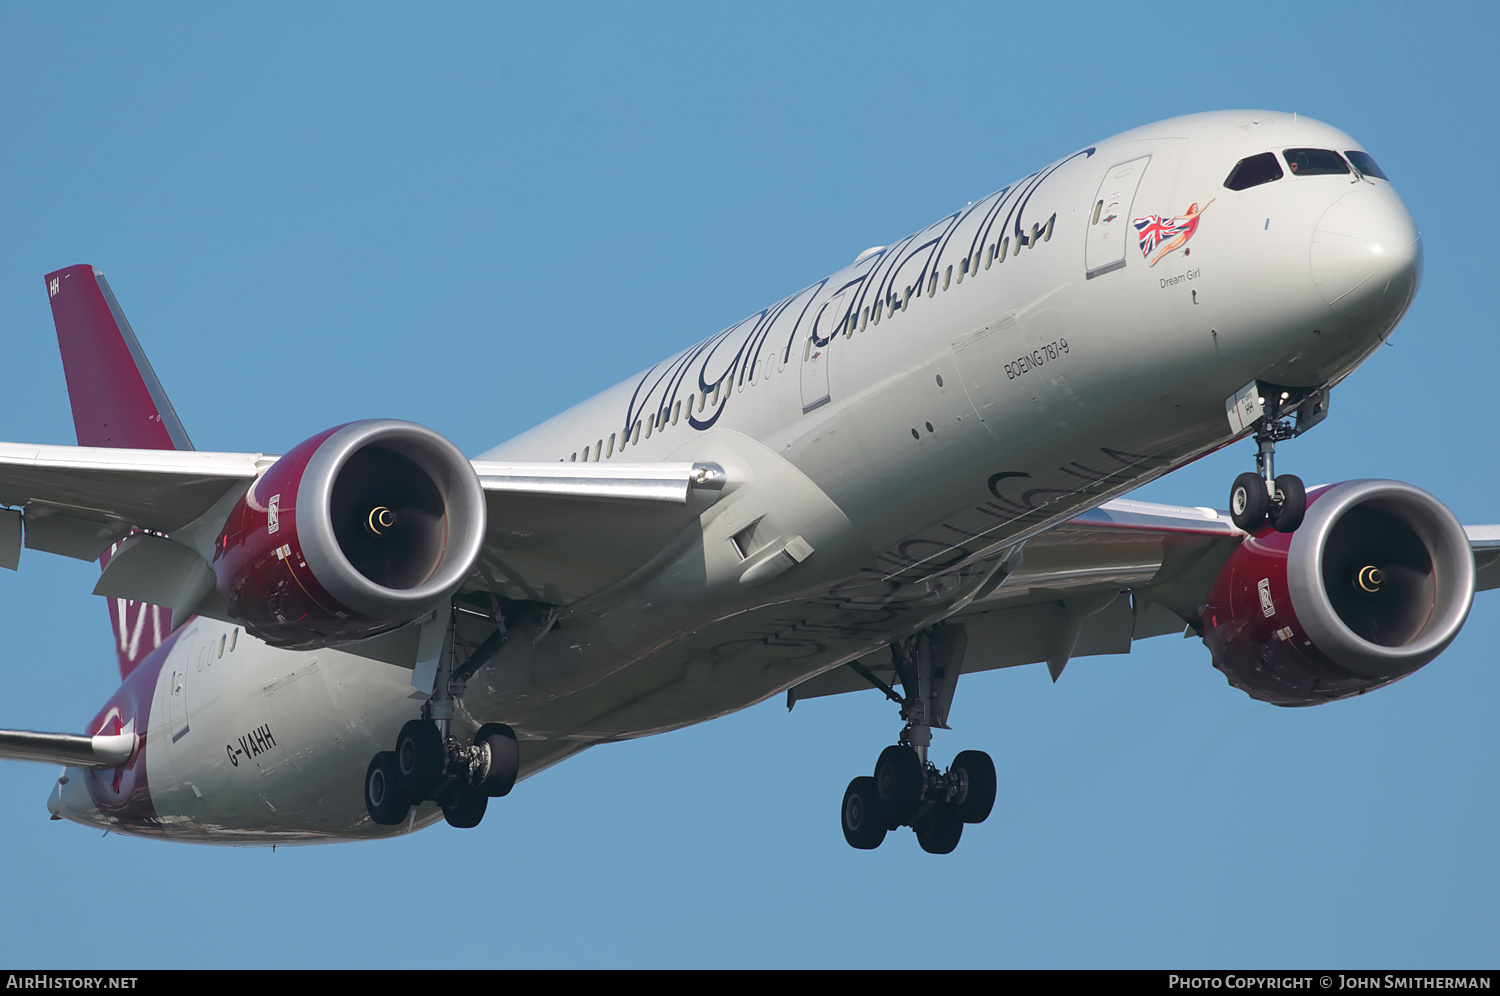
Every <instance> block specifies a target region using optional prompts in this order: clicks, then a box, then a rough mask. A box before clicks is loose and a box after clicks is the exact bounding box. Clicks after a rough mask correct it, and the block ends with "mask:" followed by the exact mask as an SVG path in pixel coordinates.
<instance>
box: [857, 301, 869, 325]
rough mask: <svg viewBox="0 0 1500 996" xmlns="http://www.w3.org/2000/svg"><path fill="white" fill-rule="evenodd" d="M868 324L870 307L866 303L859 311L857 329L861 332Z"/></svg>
mask: <svg viewBox="0 0 1500 996" xmlns="http://www.w3.org/2000/svg"><path fill="white" fill-rule="evenodd" d="M869 325H870V308H869V306H868V305H866V306H865V307H864V308H863V309H862V310H861V311H860V313H859V330H860V331H861V332H863V331H864V330H865V329H866V328H868V327H869Z"/></svg>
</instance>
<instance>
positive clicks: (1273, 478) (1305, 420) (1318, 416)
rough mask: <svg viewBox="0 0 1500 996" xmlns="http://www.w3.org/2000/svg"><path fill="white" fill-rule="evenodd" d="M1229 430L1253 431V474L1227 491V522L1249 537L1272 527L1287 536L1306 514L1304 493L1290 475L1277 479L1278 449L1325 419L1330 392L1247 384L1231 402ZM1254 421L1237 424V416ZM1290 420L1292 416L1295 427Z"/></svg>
mask: <svg viewBox="0 0 1500 996" xmlns="http://www.w3.org/2000/svg"><path fill="white" fill-rule="evenodd" d="M1229 411H1230V420H1229V421H1230V425H1231V426H1233V427H1235V428H1236V429H1237V430H1238V429H1239V428H1242V427H1243V424H1249V425H1251V426H1253V427H1254V429H1255V443H1256V453H1255V472H1254V473H1249V472H1246V473H1243V474H1241V475H1240V476H1239V477H1236V478H1235V479H1234V485H1233V486H1232V487H1231V488H1230V489H1229V517H1230V518H1231V519H1232V520H1234V524H1235V525H1236V526H1238V527H1239V528H1241V529H1243V530H1244V531H1245V532H1247V533H1253V532H1255V531H1256V530H1257V529H1259V528H1260V527H1261V525H1262V524H1264V523H1266V522H1268V521H1269V522H1270V524H1271V528H1272V529H1275V530H1276V531H1277V532H1281V533H1289V532H1292V531H1293V530H1295V529H1296V528H1297V527H1298V526H1300V525H1301V524H1302V517H1303V516H1304V515H1305V514H1306V513H1307V489H1306V488H1305V487H1304V486H1303V484H1302V479H1301V478H1300V477H1297V476H1296V475H1294V474H1282V475H1280V476H1279V477H1278V476H1277V474H1276V444H1277V443H1278V442H1281V441H1283V440H1287V439H1292V438H1294V437H1296V436H1300V435H1301V434H1302V433H1304V432H1306V431H1307V430H1308V429H1310V428H1312V427H1313V426H1314V425H1316V424H1318V423H1319V422H1321V421H1322V420H1323V419H1324V418H1325V417H1327V415H1328V392H1327V391H1325V390H1313V391H1308V390H1296V391H1294V390H1292V389H1288V388H1280V387H1276V386H1274V385H1271V384H1259V383H1251V384H1250V385H1248V386H1247V387H1246V388H1245V389H1244V390H1243V391H1241V392H1239V394H1237V395H1236V396H1235V397H1233V398H1230V405H1229ZM1245 415H1250V416H1252V417H1251V418H1250V419H1248V420H1247V422H1246V423H1241V424H1237V417H1238V418H1241V419H1243V418H1244V416H1245ZM1291 416H1295V419H1296V420H1295V422H1293V421H1292V419H1291Z"/></svg>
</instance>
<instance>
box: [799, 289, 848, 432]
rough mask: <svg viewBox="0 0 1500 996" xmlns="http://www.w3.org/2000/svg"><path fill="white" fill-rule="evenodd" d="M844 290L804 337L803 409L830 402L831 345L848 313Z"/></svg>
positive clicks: (834, 297) (811, 408) (827, 305)
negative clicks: (829, 351)
mask: <svg viewBox="0 0 1500 996" xmlns="http://www.w3.org/2000/svg"><path fill="white" fill-rule="evenodd" d="M844 298H845V294H844V292H843V291H839V292H838V293H837V294H835V295H834V296H833V299H832V300H830V301H829V302H828V303H827V304H825V305H824V306H823V310H822V311H820V312H819V313H818V317H817V319H816V320H814V322H813V325H812V328H811V329H810V330H809V331H808V333H807V337H806V338H805V339H803V340H802V412H803V414H806V413H807V412H810V411H812V410H813V409H814V408H821V407H823V406H824V405H826V404H828V400H829V393H828V347H829V345H830V344H831V343H832V342H833V338H834V336H836V335H838V332H839V327H840V319H842V318H843V316H844Z"/></svg>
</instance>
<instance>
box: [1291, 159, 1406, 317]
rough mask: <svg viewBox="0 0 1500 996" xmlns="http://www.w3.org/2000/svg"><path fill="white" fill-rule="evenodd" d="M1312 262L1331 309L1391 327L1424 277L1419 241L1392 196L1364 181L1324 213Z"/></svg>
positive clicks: (1314, 280) (1404, 309)
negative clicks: (1386, 323) (1385, 323)
mask: <svg viewBox="0 0 1500 996" xmlns="http://www.w3.org/2000/svg"><path fill="white" fill-rule="evenodd" d="M1311 263H1312V277H1313V282H1314V283H1316V284H1317V287H1318V293H1319V294H1320V295H1322V297H1323V300H1324V301H1326V302H1327V303H1328V306H1329V307H1331V308H1333V310H1335V311H1337V312H1339V313H1340V314H1342V315H1347V316H1348V317H1350V318H1354V319H1358V320H1361V321H1370V320H1375V321H1382V322H1389V324H1390V325H1394V324H1395V323H1396V321H1398V320H1399V319H1400V318H1401V316H1402V315H1403V314H1404V313H1405V312H1406V307H1407V305H1409V304H1410V303H1411V299H1412V296H1413V295H1414V294H1415V293H1416V291H1417V284H1418V282H1419V281H1420V280H1421V278H1422V236H1421V235H1420V234H1419V233H1418V232H1417V227H1416V225H1415V223H1413V221H1412V218H1411V215H1410V214H1409V213H1408V212H1407V210H1406V206H1405V205H1404V204H1402V203H1401V199H1400V198H1399V197H1397V196H1396V195H1395V193H1394V191H1391V190H1389V189H1381V188H1377V187H1374V186H1372V181H1365V182H1362V183H1360V184H1359V186H1358V187H1357V188H1356V189H1353V190H1350V191H1349V192H1348V193H1346V194H1344V196H1342V197H1340V198H1339V199H1338V200H1337V201H1335V202H1334V204H1333V206H1331V207H1330V208H1329V209H1328V210H1327V211H1325V212H1324V213H1323V217H1322V218H1321V219H1320V220H1319V221H1318V226H1317V229H1316V230H1315V231H1314V232H1313V238H1312V258H1311ZM1382 334H1383V332H1382Z"/></svg>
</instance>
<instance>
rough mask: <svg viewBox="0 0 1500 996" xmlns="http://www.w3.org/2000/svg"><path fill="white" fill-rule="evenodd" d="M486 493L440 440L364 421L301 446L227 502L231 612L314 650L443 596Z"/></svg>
mask: <svg viewBox="0 0 1500 996" xmlns="http://www.w3.org/2000/svg"><path fill="white" fill-rule="evenodd" d="M484 532H485V503H484V491H483V489H482V488H481V487H480V484H479V478H478V477H477V476H476V475H475V473H474V468H473V465H471V464H470V463H469V461H468V459H467V458H465V457H464V455H463V453H461V452H460V451H459V450H458V448H457V447H456V446H454V445H453V444H452V443H451V442H449V441H448V440H447V439H445V438H444V437H443V436H441V435H439V434H438V433H436V432H434V431H432V430H431V429H428V428H425V427H423V426H420V425H416V424H414V423H411V422H401V421H397V420H395V419H369V420H366V421H362V422H350V423H349V424H348V425H342V426H338V427H337V428H334V429H329V430H328V431H327V432H322V433H319V434H318V435H316V436H314V437H312V438H311V439H309V440H307V441H306V442H303V443H300V444H298V445H297V446H294V447H293V448H292V449H291V450H290V451H288V452H287V453H286V454H285V455H284V456H282V457H281V458H280V459H279V460H277V461H276V462H275V463H274V464H272V465H271V466H270V468H269V469H267V470H266V472H265V473H264V474H262V475H261V477H260V478H259V479H258V480H257V481H256V482H255V484H254V485H253V486H252V487H251V488H250V490H249V491H248V492H247V493H246V494H245V496H244V497H243V498H241V499H240V501H239V503H238V504H237V505H236V506H235V508H234V509H233V510H232V511H231V512H230V514H229V518H228V519H227V521H226V522H225V524H224V529H223V532H222V533H221V534H220V536H219V541H218V546H217V549H216V551H215V557H214V563H213V569H214V573H215V575H216V577H217V586H218V591H219V594H220V595H221V596H222V597H223V599H224V603H225V605H226V606H227V608H228V610H229V615H230V616H231V617H232V618H234V619H237V620H239V621H241V622H243V623H244V625H245V628H246V629H247V630H248V631H249V632H250V633H252V634H254V635H255V636H257V637H259V638H261V639H262V640H265V641H266V642H267V643H270V644H272V645H273V646H278V647H287V648H297V649H313V648H318V647H326V646H331V645H336V644H339V643H349V642H352V641H354V640H360V639H363V638H365V637H369V636H375V635H377V634H380V633H383V632H386V631H388V630H392V629H395V628H397V627H399V626H402V625H404V624H406V623H408V622H411V621H412V620H414V619H416V618H418V617H420V616H422V615H423V614H425V613H427V612H430V611H431V610H433V609H435V608H438V607H439V606H442V605H445V604H447V601H448V599H449V597H450V596H452V594H453V593H454V592H455V591H457V590H458V588H459V586H460V585H461V584H463V582H464V579H465V578H467V577H468V576H469V573H470V571H471V570H472V569H473V567H474V563H475V561H476V560H477V559H478V557H479V550H480V547H481V545H482V544H483V542H484Z"/></svg>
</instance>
